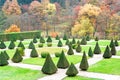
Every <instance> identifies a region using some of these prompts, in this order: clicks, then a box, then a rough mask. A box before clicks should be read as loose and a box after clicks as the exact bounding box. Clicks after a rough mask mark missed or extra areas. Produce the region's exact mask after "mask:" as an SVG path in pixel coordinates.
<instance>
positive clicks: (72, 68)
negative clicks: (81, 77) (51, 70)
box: [66, 63, 78, 76]
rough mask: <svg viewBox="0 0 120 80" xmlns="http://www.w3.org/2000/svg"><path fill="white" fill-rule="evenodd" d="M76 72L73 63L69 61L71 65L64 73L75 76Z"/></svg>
mask: <svg viewBox="0 0 120 80" xmlns="http://www.w3.org/2000/svg"><path fill="white" fill-rule="evenodd" d="M77 74H78V70H77V68H76V67H75V66H74V64H73V63H71V65H70V66H69V68H68V70H67V72H66V75H68V76H76V75H77Z"/></svg>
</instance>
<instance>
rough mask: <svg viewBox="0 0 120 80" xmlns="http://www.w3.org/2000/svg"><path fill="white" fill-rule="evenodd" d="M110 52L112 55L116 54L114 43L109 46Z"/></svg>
mask: <svg viewBox="0 0 120 80" xmlns="http://www.w3.org/2000/svg"><path fill="white" fill-rule="evenodd" d="M111 54H112V55H116V49H115V45H113V46H112V47H111Z"/></svg>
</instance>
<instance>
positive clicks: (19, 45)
mask: <svg viewBox="0 0 120 80" xmlns="http://www.w3.org/2000/svg"><path fill="white" fill-rule="evenodd" d="M18 47H22V48H23V49H25V46H24V44H23V43H22V41H20V43H19V44H18Z"/></svg>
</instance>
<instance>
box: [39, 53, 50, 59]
mask: <svg viewBox="0 0 120 80" xmlns="http://www.w3.org/2000/svg"><path fill="white" fill-rule="evenodd" d="M48 54H49V52H41V57H42V58H46V57H47V55H48Z"/></svg>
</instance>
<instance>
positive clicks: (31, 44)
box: [28, 41, 35, 49]
mask: <svg viewBox="0 0 120 80" xmlns="http://www.w3.org/2000/svg"><path fill="white" fill-rule="evenodd" d="M28 48H29V49H33V48H35V46H34V44H33V42H32V41H31V42H30V44H29V46H28Z"/></svg>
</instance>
